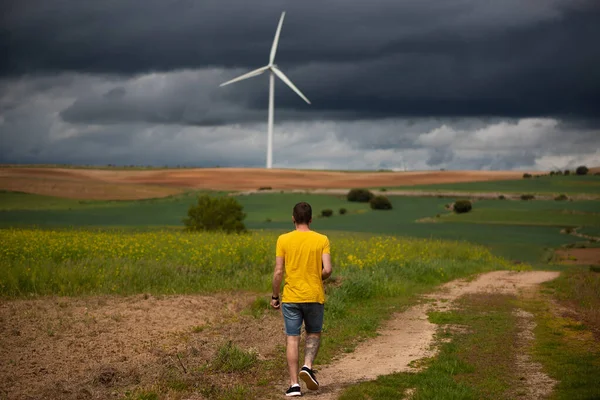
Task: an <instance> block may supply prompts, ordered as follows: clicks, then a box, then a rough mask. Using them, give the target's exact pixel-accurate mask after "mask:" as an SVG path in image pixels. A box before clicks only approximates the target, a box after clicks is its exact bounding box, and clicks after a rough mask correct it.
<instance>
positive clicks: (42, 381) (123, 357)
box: [0, 293, 283, 400]
mask: <svg viewBox="0 0 600 400" xmlns="http://www.w3.org/2000/svg"><path fill="white" fill-rule="evenodd" d="M254 298H255V296H253V295H250V294H243V293H239V294H236V295H235V296H230V295H229V296H226V295H215V296H192V295H188V296H159V297H154V296H148V295H136V296H129V297H113V296H103V297H89V298H44V299H36V300H14V301H5V302H2V303H0V360H2V362H0V397H1V398H3V399H4V398H6V399H11V400H12V399H15V400H16V399H19V400H20V399H27V400H30V399H65V400H70V399H108V398H122V396H123V394H124V392H125V390H134V389H136V388H139V387H148V386H149V385H152V384H154V383H155V382H157V381H164V379H165V376H164V374H165V373H166V372H168V371H170V370H171V371H172V370H182V369H183V368H185V369H186V370H188V371H189V370H194V369H196V370H197V369H198V368H201V367H202V366H203V365H206V363H207V362H208V361H209V360H211V359H212V358H213V357H214V354H215V352H216V349H217V348H218V347H219V346H220V345H222V344H223V343H224V342H226V341H229V340H231V341H232V342H234V343H235V344H237V345H238V346H240V347H241V348H244V349H249V348H252V349H254V350H255V351H256V352H258V356H259V358H272V357H274V352H275V351H276V348H277V345H282V344H283V341H276V340H273V339H272V338H273V337H279V336H282V332H283V331H282V324H281V321H280V319H279V316H278V315H276V313H267V314H264V315H262V317H260V318H258V319H257V318H254V317H252V316H250V315H245V314H244V313H240V311H241V310H244V309H246V308H248V307H249V304H250V303H251V302H252V300H254ZM179 355H181V357H180V356H179ZM174 398H177V397H174ZM198 398H201V397H198Z"/></svg>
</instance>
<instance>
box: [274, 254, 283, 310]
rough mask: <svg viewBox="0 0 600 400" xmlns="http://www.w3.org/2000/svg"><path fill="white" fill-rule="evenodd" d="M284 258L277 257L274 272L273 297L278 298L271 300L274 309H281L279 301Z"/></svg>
mask: <svg viewBox="0 0 600 400" xmlns="http://www.w3.org/2000/svg"><path fill="white" fill-rule="evenodd" d="M283 265H284V259H283V257H275V270H274V271H273V294H272V297H277V298H278V299H277V300H273V299H271V306H272V307H273V308H279V307H280V304H281V301H280V300H279V290H280V288H281V281H282V280H283Z"/></svg>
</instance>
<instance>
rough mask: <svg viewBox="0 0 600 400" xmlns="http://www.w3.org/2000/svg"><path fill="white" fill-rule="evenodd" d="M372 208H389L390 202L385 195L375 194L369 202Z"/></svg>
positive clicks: (390, 206) (390, 207)
mask: <svg viewBox="0 0 600 400" xmlns="http://www.w3.org/2000/svg"><path fill="white" fill-rule="evenodd" d="M369 203H370V204H371V208H372V209H373V210H391V209H392V203H391V202H390V199H388V198H387V197H385V196H375V197H373V198H372V199H371V201H370V202H369Z"/></svg>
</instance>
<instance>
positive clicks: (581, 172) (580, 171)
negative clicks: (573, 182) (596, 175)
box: [575, 165, 590, 175]
mask: <svg viewBox="0 0 600 400" xmlns="http://www.w3.org/2000/svg"><path fill="white" fill-rule="evenodd" d="M588 172H590V170H589V169H588V167H586V166H585V165H581V166H579V167H577V169H576V170H575V173H576V174H577V175H587V174H588Z"/></svg>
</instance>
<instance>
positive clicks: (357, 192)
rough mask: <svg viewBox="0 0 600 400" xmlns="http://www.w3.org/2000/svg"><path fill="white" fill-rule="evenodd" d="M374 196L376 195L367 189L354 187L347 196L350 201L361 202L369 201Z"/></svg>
mask: <svg viewBox="0 0 600 400" xmlns="http://www.w3.org/2000/svg"><path fill="white" fill-rule="evenodd" d="M373 197H375V195H374V194H373V193H371V192H370V191H369V190H367V189H352V190H350V191H349V192H348V195H347V196H346V198H347V199H348V201H356V202H359V203H368V202H369V201H371V199H372V198H373Z"/></svg>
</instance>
